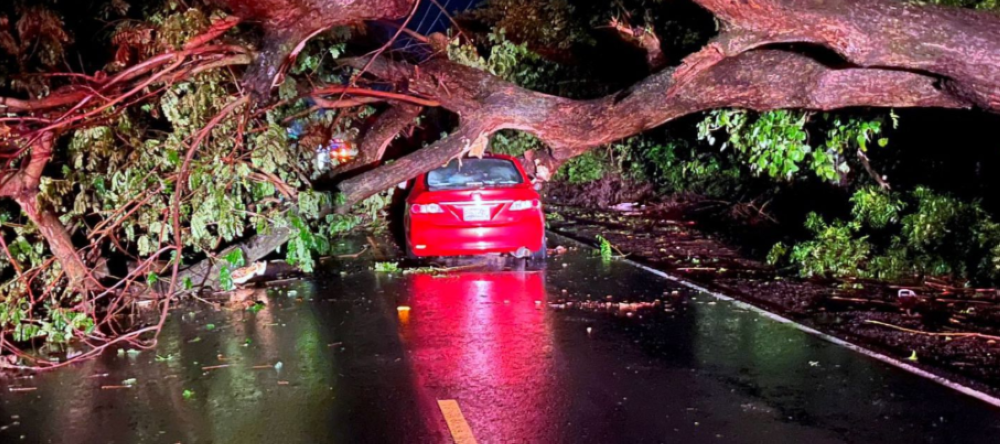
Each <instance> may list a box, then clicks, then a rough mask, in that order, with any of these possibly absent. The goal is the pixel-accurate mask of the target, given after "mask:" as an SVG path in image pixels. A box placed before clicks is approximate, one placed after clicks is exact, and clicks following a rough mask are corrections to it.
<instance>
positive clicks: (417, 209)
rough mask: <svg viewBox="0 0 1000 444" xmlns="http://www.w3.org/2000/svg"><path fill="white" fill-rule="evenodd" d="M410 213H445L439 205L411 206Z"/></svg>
mask: <svg viewBox="0 0 1000 444" xmlns="http://www.w3.org/2000/svg"><path fill="white" fill-rule="evenodd" d="M410 212H412V213H413V214H438V213H444V210H442V209H441V205H438V204H433V203H432V204H423V205H421V204H413V205H411V206H410Z"/></svg>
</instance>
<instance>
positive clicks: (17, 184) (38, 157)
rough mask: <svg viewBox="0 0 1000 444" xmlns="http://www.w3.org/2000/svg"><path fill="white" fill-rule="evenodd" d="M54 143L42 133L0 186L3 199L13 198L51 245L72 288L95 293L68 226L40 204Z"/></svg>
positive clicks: (93, 284) (51, 137) (51, 138)
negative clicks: (12, 172)
mask: <svg viewBox="0 0 1000 444" xmlns="http://www.w3.org/2000/svg"><path fill="white" fill-rule="evenodd" d="M53 143H54V136H53V135H52V133H43V134H42V135H41V136H39V137H38V138H37V139H36V140H34V141H32V146H31V152H30V153H29V157H28V158H27V160H26V162H25V163H26V164H25V165H24V166H22V167H21V169H20V170H18V171H17V172H15V173H14V174H10V175H8V176H7V177H4V178H3V180H2V183H0V196H4V197H10V198H13V199H14V201H15V202H17V203H18V205H20V206H21V210H22V211H24V213H25V214H26V215H27V216H28V219H30V220H31V222H32V223H34V224H35V227H37V228H38V232H39V233H41V235H42V237H44V238H45V241H46V242H47V243H48V245H49V251H51V252H52V256H53V257H55V259H56V261H58V262H59V265H60V266H61V267H62V269H63V271H64V272H65V273H66V278H67V279H68V280H69V287H70V288H72V289H75V290H79V291H83V290H89V289H96V288H98V287H99V284H98V283H97V282H96V281H94V280H93V279H92V278H91V277H90V271H89V270H90V268H89V267H87V264H86V263H84V261H83V259H82V258H81V257H80V255H79V253H78V252H77V250H76V247H75V246H74V245H73V239H72V238H71V237H70V233H69V231H67V230H66V226H65V225H63V223H62V221H60V220H59V216H58V215H57V214H56V213H55V212H54V211H52V210H51V209H49V208H47V207H44V206H42V205H39V203H38V185H39V183H40V182H41V178H42V172H43V171H44V170H45V166H46V165H47V164H48V163H49V160H50V159H51V158H52V145H53Z"/></svg>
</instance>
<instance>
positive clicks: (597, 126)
mask: <svg viewBox="0 0 1000 444" xmlns="http://www.w3.org/2000/svg"><path fill="white" fill-rule="evenodd" d="M693 1H694V2H695V3H697V4H698V5H700V6H701V7H703V8H705V9H706V10H707V11H709V12H711V13H712V14H714V15H715V17H716V18H717V19H718V20H719V21H720V22H721V26H720V29H719V32H718V34H717V35H716V36H715V37H714V38H712V39H711V40H710V41H708V42H707V43H706V44H705V45H704V46H703V47H702V48H701V49H700V50H698V51H696V52H694V53H693V54H690V55H689V56H687V57H686V58H684V59H683V61H682V62H680V63H677V64H676V66H674V67H669V68H662V67H663V66H666V64H668V63H669V60H668V59H669V57H668V55H667V52H665V51H663V50H662V49H663V48H662V46H663V45H665V44H666V43H664V42H665V41H666V40H665V39H662V38H660V37H661V36H658V35H657V34H656V32H657V31H656V29H660V28H653V27H651V26H647V27H641V26H633V25H632V24H628V23H626V22H624V21H612V22H611V23H612V25H611V28H613V29H614V30H615V31H616V32H617V33H618V34H619V35H620V36H621V37H622V38H623V39H625V40H626V41H627V42H629V43H630V44H632V45H635V47H637V48H639V49H640V50H642V51H643V52H644V53H645V55H646V57H645V58H646V60H645V63H644V64H645V65H646V66H648V68H649V69H650V70H651V71H653V73H652V74H651V75H650V76H648V77H647V78H645V79H644V80H641V81H639V82H637V83H635V84H634V85H632V86H630V87H627V88H624V89H622V90H620V91H617V92H614V93H612V94H608V95H606V96H604V97H598V98H593V99H587V100H580V99H571V98H566V97H561V96H558V95H553V94H546V93H542V92H538V91H534V90H531V89H529V88H524V87H521V86H518V85H517V84H516V83H514V82H513V81H511V79H510V78H503V77H502V76H500V75H498V74H497V73H496V72H487V71H486V70H483V69H477V68H475V67H472V66H467V65H468V63H465V64H463V63H460V61H459V60H456V59H453V58H452V57H450V56H449V55H450V52H449V51H450V50H451V49H453V48H452V47H451V45H452V44H453V40H452V39H450V38H448V37H446V36H444V35H432V36H429V37H426V38H425V37H423V36H420V35H417V34H415V33H414V32H413V31H412V30H406V29H405V24H404V26H403V27H399V28H397V29H395V30H394V31H391V32H392V33H393V34H392V35H393V36H392V38H391V39H390V40H389V41H388V42H381V44H379V45H378V46H377V47H376V48H374V49H373V50H372V51H370V52H368V53H367V54H364V55H356V56H355V57H352V58H342V57H341V56H342V54H344V52H345V50H346V45H347V44H348V43H349V42H351V41H352V40H351V39H352V36H353V34H354V33H355V32H357V31H355V30H357V29H360V28H362V26H361V24H362V23H363V22H365V21H379V22H381V21H385V20H398V19H401V18H404V17H412V15H413V13H414V12H415V11H416V8H417V6H418V2H417V1H416V0H358V1H354V2H342V1H337V0H266V1H247V0H215V1H211V2H207V1H206V2H205V3H200V2H195V6H196V7H193V8H191V9H189V10H187V11H172V10H171V11H172V12H171V11H168V12H161V13H160V14H163V15H161V16H157V17H156V19H155V20H148V21H147V22H143V21H141V20H135V19H132V20H123V21H122V22H121V24H119V25H118V26H117V28H116V30H115V32H114V33H113V37H112V39H111V43H112V44H113V45H115V47H116V50H115V51H114V53H115V56H114V59H113V60H112V61H111V62H109V63H108V64H106V65H93V66H97V68H95V69H92V70H91V71H90V72H91V74H87V73H84V72H62V68H61V67H57V65H56V63H57V62H58V61H59V60H60V56H62V55H65V51H66V46H67V45H69V44H70V43H71V38H70V35H69V34H68V33H60V32H56V31H58V30H59V29H61V28H60V27H61V26H62V23H61V22H60V21H59V19H58V16H57V15H55V14H54V13H52V12H51V11H49V10H47V9H45V7H44V6H43V7H39V8H28V9H20V7H18V8H15V9H11V8H13V7H8V6H4V7H0V8H8V9H0V50H2V51H4V52H5V53H6V54H7V55H8V56H9V58H10V60H9V61H10V63H6V64H5V65H3V66H4V68H2V69H0V75H3V76H12V77H11V78H14V77H16V78H17V79H18V80H17V82H11V83H10V84H9V85H8V84H6V83H5V84H4V90H3V93H2V94H0V110H2V111H3V112H4V114H5V116H4V117H2V118H0V148H2V149H0V155H2V157H3V158H4V159H5V160H6V162H7V163H6V167H5V168H4V169H3V170H2V171H0V197H7V198H9V199H10V200H9V202H12V203H13V204H15V205H16V207H15V208H16V210H17V212H18V214H19V215H20V214H22V213H23V215H24V216H25V217H26V220H25V223H24V224H12V225H9V226H7V227H6V228H7V229H8V230H9V231H8V232H10V233H16V240H17V242H18V245H19V246H18V248H15V249H12V248H8V245H7V239H6V238H3V236H2V235H0V239H2V240H4V245H3V247H4V250H5V255H4V257H6V259H5V264H10V265H11V268H12V270H13V271H12V272H11V273H12V276H13V278H12V280H11V281H8V284H11V285H9V286H8V287H7V289H6V290H5V292H6V293H5V294H7V295H9V296H7V297H6V298H5V299H4V300H3V302H4V303H10V302H11V301H15V302H18V303H19V301H22V300H24V296H25V295H26V298H27V299H28V300H30V304H28V308H27V309H23V310H22V311H23V313H26V314H27V315H26V316H28V319H29V320H28V321H23V322H22V321H19V323H11V322H8V321H4V322H3V323H0V329H2V331H0V348H2V347H7V348H8V349H11V346H10V343H9V342H2V338H3V337H5V336H7V335H9V332H10V331H15V337H16V339H17V340H18V341H23V340H24V339H25V338H29V339H30V338H34V337H37V335H38V334H39V333H38V332H39V331H40V330H39V325H43V324H42V323H39V322H35V321H33V320H30V314H31V313H34V312H35V311H37V310H40V309H41V308H40V307H41V304H40V302H39V301H40V300H42V299H44V298H40V295H47V294H49V293H51V292H58V293H60V294H66V295H80V294H82V295H84V297H83V298H82V301H83V303H82V304H78V305H74V306H73V307H63V306H59V307H57V308H58V310H64V309H66V310H68V309H70V308H72V309H73V310H76V309H77V308H79V309H80V312H79V313H82V314H83V315H84V316H85V317H89V318H90V319H91V320H93V323H92V324H89V325H91V326H92V327H94V328H104V327H108V326H109V325H110V322H111V321H109V320H108V319H110V318H111V317H113V315H114V314H115V313H120V312H121V310H123V307H124V306H125V305H127V301H126V300H125V299H121V298H118V299H114V300H113V301H112V302H110V303H107V305H106V306H105V307H104V308H102V309H101V310H103V311H102V312H101V313H100V315H99V314H98V313H97V308H96V305H97V303H98V302H101V301H106V300H108V299H109V296H110V295H128V294H134V293H135V291H134V290H136V289H147V288H149V287H152V288H155V289H159V290H160V291H161V292H162V293H165V294H166V295H167V296H171V295H174V294H177V293H178V292H179V291H180V290H182V289H195V288H198V289H202V288H203V289H223V288H226V287H227V286H228V285H226V282H225V281H226V279H223V276H222V275H220V274H219V273H220V271H222V270H224V271H225V272H226V273H228V272H229V271H231V270H232V268H234V267H237V266H238V264H247V263H251V262H254V261H258V260H261V259H263V258H264V257H266V256H267V255H269V254H271V253H272V252H273V251H275V250H276V249H279V248H281V247H282V246H285V247H286V248H285V251H286V255H287V258H288V260H289V261H290V262H292V263H295V264H297V265H299V266H301V267H302V268H305V269H311V267H312V263H313V262H312V261H313V259H312V255H313V254H315V252H317V251H323V249H324V245H326V246H328V244H329V242H328V240H326V239H325V236H326V233H327V231H328V230H327V229H326V227H321V226H323V225H324V224H325V225H330V224H332V222H331V221H333V220H334V219H331V218H332V217H333V216H330V215H328V214H327V211H326V210H325V209H326V208H328V207H329V206H330V205H331V204H333V203H334V202H333V201H332V200H331V199H330V198H328V197H324V196H320V195H319V193H315V192H314V190H313V189H312V188H313V184H312V181H313V180H314V179H316V178H318V177H320V176H321V175H322V174H332V175H334V176H337V177H338V178H345V179H343V180H341V181H340V182H339V185H338V186H339V189H340V191H341V198H340V200H339V201H337V202H336V205H339V210H340V211H341V212H346V211H348V210H349V209H350V208H351V207H352V206H353V205H355V204H357V203H358V202H361V201H363V200H364V199H365V198H367V197H369V196H372V195H374V194H375V193H378V192H380V191H383V190H386V189H388V188H391V187H392V186H394V185H396V184H398V183H400V182H402V181H405V180H408V179H410V178H413V177H415V176H417V175H419V174H422V173H424V172H426V171H429V170H430V169H433V168H435V167H437V166H440V165H442V164H444V163H446V162H447V161H448V160H449V159H452V158H454V157H458V156H463V155H467V154H472V155H479V154H482V153H483V152H484V151H485V150H486V149H487V147H488V145H489V143H490V138H491V137H492V136H493V135H494V134H496V133H497V132H498V131H503V130H517V131H522V132H526V133H530V134H533V135H534V136H536V137H537V138H538V139H539V140H541V142H543V143H544V144H545V146H546V148H543V149H538V150H535V151H530V152H527V153H525V154H524V159H525V160H526V162H528V164H529V165H527V166H528V167H530V168H529V169H531V170H532V172H533V173H534V174H535V175H536V176H537V177H538V178H540V179H541V180H546V179H547V178H548V177H550V176H551V174H553V173H554V172H555V171H556V170H557V169H558V168H559V167H560V165H562V164H564V163H565V162H567V161H568V160H570V159H572V158H574V157H576V156H579V155H581V154H583V153H586V152H588V151H589V150H592V149H594V148H596V147H599V146H602V145H606V144H608V143H611V142H615V141H617V140H620V139H623V138H626V137H629V136H633V135H636V134H639V133H642V132H644V131H647V130H650V129H652V128H656V127H658V126H661V125H663V124H664V123H667V122H670V121H672V120H675V119H678V118H680V117H683V116H686V115H691V114H694V113H699V112H702V111H706V110H713V109H718V108H741V109H749V110H757V111H766V110H775V109H788V108H792V109H804V110H817V111H819V110H835V109H841V108H852V107H887V108H890V107H891V108H897V107H938V108H979V109H983V110H986V111H989V112H998V111H1000V93H998V91H1000V17H998V16H997V15H995V14H992V13H989V12H980V11H972V10H966V9H957V8H941V7H933V6H923V5H914V4H909V3H904V2H899V1H896V0H745V1H739V2H737V1H732V0H693ZM117 4H118V5H120V3H117ZM209 4H214V5H221V7H222V9H213V8H212V7H210V6H208V5H209ZM126 9H127V8H126ZM8 13H13V14H20V15H21V19H20V21H19V22H18V25H17V26H14V27H12V26H10V25H11V23H12V22H11V21H10V20H9V19H8V17H7V15H5V14H8ZM122 14H124V12H123V13H122ZM407 14H409V16H407ZM136 21H138V22H139V23H138V24H137V23H135V22H136ZM331 28H333V29H335V30H334V31H329V30H330V29H331ZM257 29H260V30H262V31H263V38H262V39H257V38H255V36H256V35H257V34H256V30H257ZM42 30H48V32H43V31H42ZM328 31H329V32H328ZM401 35H408V36H409V38H411V39H412V40H411V42H410V45H427V46H429V49H428V50H427V51H425V52H423V53H421V54H423V55H422V56H419V57H418V56H415V55H414V54H410V53H408V52H407V51H406V50H405V49H406V48H402V49H400V48H396V47H394V46H393V41H394V39H396V38H398V37H400V36H401ZM463 38H467V36H466V37H463ZM465 43H468V42H465ZM33 45H34V46H38V47H40V48H42V50H41V51H33V50H32V48H33V47H34V46H33ZM466 50H467V49H466ZM472 52H475V51H474V50H472ZM428 53H429V54H430V56H429V57H426V55H427V54H428ZM87 54H88V56H89V55H93V54H95V53H93V52H91V53H87ZM327 59H328V60H327ZM324 60H327V61H326V62H324ZM331 61H335V62H337V63H330V62H331ZM339 67H349V68H350V69H351V71H349V72H346V73H345V72H342V71H340V68H339ZM657 70H658V71H657ZM3 78H7V77H3ZM18 82H19V83H18ZM372 105H377V107H373V106H372ZM431 107H435V108H442V109H444V110H447V111H448V112H449V113H453V114H455V115H457V119H458V124H457V127H455V128H454V129H453V130H452V131H451V132H450V134H448V135H447V136H446V137H442V138H440V139H439V140H436V141H433V143H430V144H429V145H428V146H426V147H424V148H421V149H417V150H414V151H413V152H411V153H410V154H406V155H404V156H402V157H398V158H395V159H386V158H385V157H386V156H385V154H386V152H387V147H389V145H390V144H391V143H392V142H393V140H394V139H396V138H397V136H398V135H399V134H401V133H402V132H404V131H406V130H407V129H408V128H411V127H412V126H413V124H414V121H415V119H416V118H417V117H418V116H420V115H421V114H422V113H423V112H424V110H426V109H427V108H431ZM372 113H377V115H375V116H372ZM296 125H299V126H302V127H304V128H305V129H304V130H303V132H304V134H302V135H301V137H300V138H298V139H295V138H293V137H292V136H290V135H289V131H288V129H287V127H294V126H296ZM315 128H320V129H322V131H316V132H313V133H311V132H310V131H312V129H315ZM362 129H363V130H362ZM336 133H349V134H354V135H357V137H358V139H359V142H360V143H359V144H358V145H359V156H358V157H357V159H355V160H354V161H353V162H349V163H345V164H341V165H337V166H335V167H334V168H333V170H332V171H318V169H317V167H314V166H313V161H314V158H315V150H314V148H315V146H316V144H322V143H324V141H325V139H328V138H329V136H330V135H331V134H336ZM316 134H320V136H316ZM297 137H298V136H297ZM306 141H308V143H307V142H306ZM63 148H65V149H63ZM389 160H391V162H389ZM71 164H72V165H73V167H72V168H71V167H69V165H71ZM59 169H61V171H57V170H59ZM872 175H873V176H877V174H875V173H872ZM73 196H75V197H73ZM321 208H322V209H323V210H321ZM33 236H35V237H33ZM8 238H10V239H11V240H12V241H13V240H15V237H14V236H8ZM32 238H37V239H39V240H40V241H41V242H44V244H45V247H46V248H45V249H41V248H39V249H37V250H38V251H42V250H47V251H48V252H49V253H51V257H50V258H46V257H43V256H44V254H41V253H39V252H38V251H31V252H26V251H27V250H28V249H26V248H23V247H22V246H23V245H27V244H30V241H29V239H32ZM12 250H15V251H12ZM234 252H238V254H235V253H234ZM29 253H30V254H29ZM234 254H235V256H234ZM107 255H117V256H119V257H124V258H126V259H127V260H128V261H130V262H131V263H133V264H135V265H136V266H133V267H132V268H130V270H129V271H128V273H127V275H125V276H112V274H113V273H110V272H108V271H104V272H100V273H97V272H96V268H97V267H98V263H99V262H100V261H99V258H100V257H101V256H107ZM231 257H232V258H237V257H238V259H239V260H236V259H230V258H231ZM185 261H187V262H185ZM164 262H166V264H167V265H163V263H164ZM26 263H30V266H25V264H26ZM50 271H55V273H50ZM154 282H157V285H152V286H151V285H149V284H151V283H154ZM39 291H40V292H41V293H40V294H36V292H39ZM65 300H66V301H69V300H77V299H76V298H73V297H67V298H66V299H65ZM164 300H167V301H169V298H166V299H164ZM101 303H105V302H101ZM67 304H68V302H67ZM56 305H59V304H56ZM166 308H167V305H166V304H164V311H163V313H166ZM73 313H77V312H76V311H73ZM74 316H75V314H74ZM81 319H82V318H81ZM81 322H83V321H81ZM161 322H162V321H161ZM15 324H16V325H15ZM84 324H86V323H84ZM84 324H81V325H84ZM80 328H83V327H80ZM88 328H90V327H88ZM15 329H20V330H15ZM26 332H27V333H26ZM98 342H100V343H102V344H110V343H112V342H113V341H103V342H101V341H98ZM102 346H103V345H102Z"/></svg>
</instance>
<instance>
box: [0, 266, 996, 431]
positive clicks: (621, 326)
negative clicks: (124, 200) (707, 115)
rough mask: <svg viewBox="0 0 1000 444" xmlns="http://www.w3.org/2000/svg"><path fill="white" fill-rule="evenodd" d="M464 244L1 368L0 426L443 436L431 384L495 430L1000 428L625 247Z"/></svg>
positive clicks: (978, 409) (192, 312)
mask: <svg viewBox="0 0 1000 444" xmlns="http://www.w3.org/2000/svg"><path fill="white" fill-rule="evenodd" d="M564 264H565V266H564ZM467 265H469V263H468V262H462V261H458V262H449V263H447V264H444V266H447V267H462V270H461V271H457V272H451V273H412V274H404V273H393V274H385V273H376V272H374V271H372V270H369V269H367V266H368V264H362V263H360V262H354V263H351V264H350V265H348V267H349V268H348V269H346V270H343V271H345V273H341V271H342V270H341V269H337V268H335V267H334V268H331V269H330V270H327V272H326V273H325V274H323V275H322V276H319V277H317V279H316V280H315V281H312V282H310V281H302V282H297V283H294V284H292V285H288V286H285V287H280V288H273V289H267V290H258V291H244V292H240V293H237V294H235V295H234V300H233V301H231V302H230V303H229V304H227V307H228V308H230V309H228V310H221V311H215V310H212V309H211V308H210V307H209V306H207V305H205V304H202V303H192V304H187V305H185V306H184V307H183V308H180V309H178V310H176V312H175V313H174V314H173V316H172V318H171V320H170V322H169V323H168V324H167V326H166V329H165V330H164V332H163V334H162V336H161V337H162V340H161V344H160V346H159V347H158V348H157V349H156V350H155V351H145V352H141V353H138V354H136V353H128V352H123V353H121V354H119V353H118V352H117V351H110V352H109V353H107V354H105V355H103V356H101V357H100V358H98V359H95V360H92V361H88V362H85V363H82V364H80V365H78V366H75V367H72V368H68V369H65V370H60V371H55V372H51V373H44V374H40V375H37V376H34V377H29V378H25V377H20V378H18V377H7V378H5V379H3V380H0V390H2V392H0V441H2V442H17V441H22V440H23V442H65V443H91V442H118V443H138V442H150V443H153V442H157V443H158V442H164V443H176V442H182V443H195V442H215V443H228V442H232V443H236V442H241V443H242V442H281V443H286V442H287V443H294V442H308V443H314V442H407V443H410V442H448V440H449V439H450V438H449V435H448V432H447V426H446V425H445V424H444V421H443V418H442V417H441V413H440V410H439V407H438V405H437V400H439V399H455V400H457V402H458V403H459V404H460V405H461V409H462V411H463V412H464V414H465V416H466V417H467V419H468V422H469V424H470V426H471V428H472V430H473V432H474V433H475V435H476V437H477V438H478V439H479V441H480V442H484V443H485V442H634V441H650V442H661V441H667V442H670V441H675V442H685V443H698V442H769V443H782V442H789V443H801V442H807V441H808V442H810V443H811V444H819V443H826V442H982V438H983V437H984V436H987V434H989V433H996V432H997V431H1000V428H998V425H1000V422H998V421H1000V415H998V413H997V412H996V411H995V410H993V409H991V408H989V407H988V406H986V405H985V404H982V403H980V402H978V401H975V400H972V399H971V398H967V397H965V396H963V395H959V394H957V393H955V392H952V391H949V390H947V389H944V388H943V387H940V386H937V385H935V384H933V383H931V382H929V381H925V380H922V379H919V378H916V377H914V376H911V375H908V374H904V373H902V372H900V371H898V370H894V369H890V368H888V367H887V366H885V365H884V364H881V363H878V362H875V361H872V360H870V359H867V358H863V357H861V356H860V355H858V354H855V353H853V352H849V351H847V350H845V349H842V348H840V347H836V346H833V345H831V344H828V343H825V342H822V341H820V340H817V339H815V338H812V337H810V336H808V335H805V334H803V333H801V332H799V331H796V330H793V329H791V328H790V327H788V326H786V325H781V324H777V323H774V322H771V321H769V320H767V319H765V318H763V317H762V316H760V315H758V314H755V313H751V312H747V311H745V310H739V309H737V308H735V307H733V306H731V305H730V304H728V303H723V302H716V301H715V300H714V299H712V298H710V297H708V296H705V295H699V294H697V293H692V292H690V291H688V290H685V289H680V288H678V287H677V286H676V285H675V284H673V283H670V282H668V281H665V280H662V279H660V278H657V277H655V276H652V275H650V274H648V273H645V272H642V271H641V270H638V269H636V268H634V267H631V266H628V265H627V264H623V263H619V262H612V263H610V264H609V263H603V262H601V260H600V259H599V258H594V257H591V256H589V255H588V254H587V253H586V252H582V251H575V252H573V251H571V252H569V253H567V254H566V255H562V256H558V257H555V258H551V259H550V260H549V263H548V266H547V269H546V270H538V269H535V268H532V267H530V266H529V267H524V266H522V265H520V262H518V263H514V262H511V261H504V260H496V259H493V260H490V261H487V262H486V263H485V266H483V267H467ZM331 267H332V266H331ZM257 300H262V301H264V302H265V304H266V305H265V308H264V309H263V310H260V311H259V312H256V313H253V312H251V311H249V310H246V309H245V307H246V306H250V305H252V303H253V302H254V301H257ZM248 304H249V305H248ZM400 307H406V309H400ZM122 386H127V387H122ZM102 387H105V388H104V389H102ZM107 387H114V388H107ZM11 388H34V390H31V391H10V389H11Z"/></svg>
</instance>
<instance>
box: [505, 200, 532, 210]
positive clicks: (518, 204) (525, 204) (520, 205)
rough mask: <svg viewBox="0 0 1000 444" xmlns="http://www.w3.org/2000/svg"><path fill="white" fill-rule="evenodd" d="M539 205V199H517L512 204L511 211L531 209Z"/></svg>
mask: <svg viewBox="0 0 1000 444" xmlns="http://www.w3.org/2000/svg"><path fill="white" fill-rule="evenodd" d="M538 205H539V204H538V201H537V200H515V201H514V203H512V204H510V211H524V210H530V209H532V208H538Z"/></svg>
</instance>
